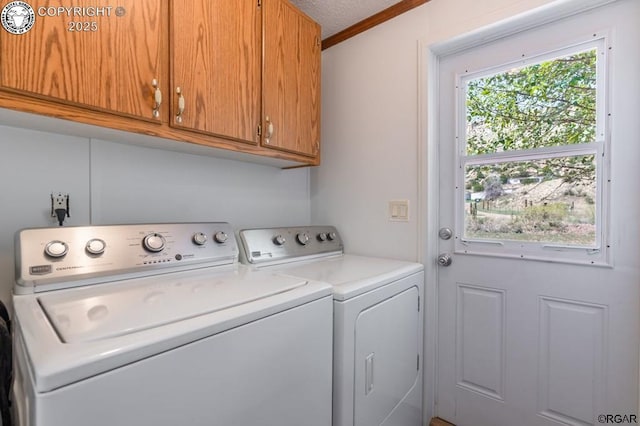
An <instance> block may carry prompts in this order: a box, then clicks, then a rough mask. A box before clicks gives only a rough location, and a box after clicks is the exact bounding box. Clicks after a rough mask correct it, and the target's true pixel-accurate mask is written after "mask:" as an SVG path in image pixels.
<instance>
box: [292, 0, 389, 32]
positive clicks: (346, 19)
mask: <svg viewBox="0 0 640 426" xmlns="http://www.w3.org/2000/svg"><path fill="white" fill-rule="evenodd" d="M290 1H291V3H293V4H295V5H296V6H297V7H299V8H300V9H301V10H302V11H303V12H304V13H306V14H307V15H309V16H310V17H311V18H313V19H314V20H315V21H316V22H318V23H319V24H320V25H321V26H322V38H323V39H325V38H327V37H329V36H332V35H334V34H336V33H339V32H340V31H342V30H344V29H346V28H349V27H350V26H351V25H353V24H356V23H358V22H360V21H362V20H363V19H366V18H368V17H369V16H371V15H375V14H376V13H378V12H380V11H382V10H384V9H386V8H388V7H389V6H393V5H394V4H396V3H398V1H399V0H290Z"/></svg>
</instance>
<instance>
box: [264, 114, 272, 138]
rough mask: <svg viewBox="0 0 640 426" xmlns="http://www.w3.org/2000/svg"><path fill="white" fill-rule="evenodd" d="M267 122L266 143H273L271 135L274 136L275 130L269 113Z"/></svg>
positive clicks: (266, 118)
mask: <svg viewBox="0 0 640 426" xmlns="http://www.w3.org/2000/svg"><path fill="white" fill-rule="evenodd" d="M265 124H266V125H267V128H266V132H265V135H264V143H266V144H267V145H268V144H270V143H271V137H272V136H273V132H274V128H273V123H272V122H271V120H270V119H269V116H268V115H267V116H266V117H265Z"/></svg>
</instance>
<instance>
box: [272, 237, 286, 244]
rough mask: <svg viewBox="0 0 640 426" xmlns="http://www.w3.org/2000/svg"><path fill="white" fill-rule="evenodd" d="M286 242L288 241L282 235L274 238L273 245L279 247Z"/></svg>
mask: <svg viewBox="0 0 640 426" xmlns="http://www.w3.org/2000/svg"><path fill="white" fill-rule="evenodd" d="M286 242H287V240H286V239H285V238H284V237H283V236H282V235H276V236H275V237H273V243H274V244H275V245H277V246H281V245H283V244H284V243H286Z"/></svg>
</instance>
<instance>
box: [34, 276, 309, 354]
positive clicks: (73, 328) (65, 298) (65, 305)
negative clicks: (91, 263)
mask: <svg viewBox="0 0 640 426" xmlns="http://www.w3.org/2000/svg"><path fill="white" fill-rule="evenodd" d="M245 275H247V274H244V273H243V271H242V270H239V271H234V272H231V273H224V274H215V273H211V272H210V271H209V272H205V271H202V270H200V271H191V272H182V273H176V274H167V275H162V276H154V277H147V278H141V279H134V280H128V281H120V282H117V283H112V284H102V285H94V286H89V287H83V288H76V289H72V290H67V291H59V292H52V293H48V294H44V295H41V296H39V297H38V302H39V304H40V305H41V306H42V309H43V310H44V311H45V313H46V315H47V317H48V319H49V321H50V322H51V325H52V326H53V328H54V329H55V331H56V333H57V334H58V336H59V337H60V339H61V340H62V341H63V342H65V343H76V342H89V341H97V340H103V339H107V338H110V337H116V336H123V335H127V334H131V333H135V332H138V331H142V330H147V329H151V328H155V327H160V326H162V325H166V324H170V323H174V322H178V321H181V320H185V319H189V318H194V317H198V316H201V315H206V314H211V313H214V312H219V311H224V310H225V309H229V308H233V307H237V306H240V305H243V304H246V303H250V302H254V301H258V300H262V299H266V298H269V297H270V296H273V295H276V294H281V293H285V292H288V291H290V290H293V289H296V288H299V287H302V286H305V285H307V284H308V281H307V280H305V279H301V278H293V277H283V276H277V275H273V274H270V275H263V274H250V275H248V276H245Z"/></svg>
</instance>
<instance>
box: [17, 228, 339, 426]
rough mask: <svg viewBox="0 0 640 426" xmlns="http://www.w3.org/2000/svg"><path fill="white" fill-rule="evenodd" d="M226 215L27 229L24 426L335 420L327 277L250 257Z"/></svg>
mask: <svg viewBox="0 0 640 426" xmlns="http://www.w3.org/2000/svg"><path fill="white" fill-rule="evenodd" d="M237 256H238V248H237V244H236V241H235V238H234V234H233V231H232V229H231V227H230V226H229V225H228V224H226V223H190V224H152V225H146V224H139V225H120V226H89V227H69V228H62V227H61V228H43V229H28V230H23V231H20V232H19V233H17V234H16V278H17V283H16V286H15V288H14V293H15V294H14V298H13V301H14V307H15V356H16V357H15V359H16V373H15V383H14V389H13V393H14V401H15V405H16V406H17V410H16V411H17V418H18V421H17V423H16V424H17V425H19V426H87V425H91V426H113V425H118V426H128V425H131V426H162V425H164V426H175V425H189V426H198V425H202V426H205V425H206V426H212V425H217V426H230V425H234V426H236V425H238V426H255V425H270V426H283V425H286V426H301V425H305V426H307V425H314V426H329V425H330V424H331V371H332V365H331V363H332V349H331V345H332V337H331V336H332V298H331V289H330V287H329V286H328V285H327V284H323V283H318V282H313V281H311V280H307V279H301V278H295V277H286V276H282V275H280V274H275V273H272V272H269V271H252V270H249V268H246V267H243V266H241V265H239V264H238V262H237Z"/></svg>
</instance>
